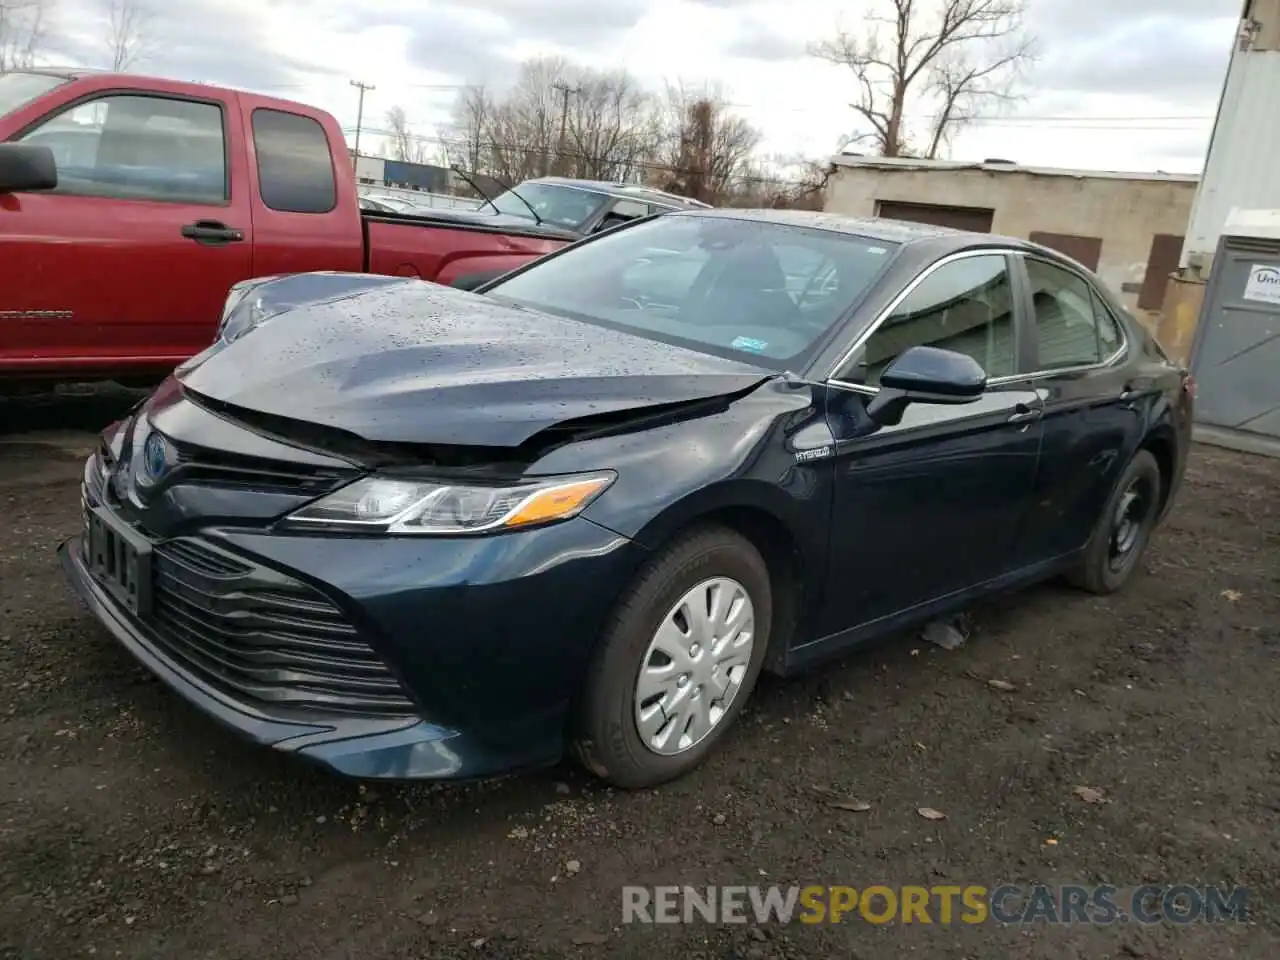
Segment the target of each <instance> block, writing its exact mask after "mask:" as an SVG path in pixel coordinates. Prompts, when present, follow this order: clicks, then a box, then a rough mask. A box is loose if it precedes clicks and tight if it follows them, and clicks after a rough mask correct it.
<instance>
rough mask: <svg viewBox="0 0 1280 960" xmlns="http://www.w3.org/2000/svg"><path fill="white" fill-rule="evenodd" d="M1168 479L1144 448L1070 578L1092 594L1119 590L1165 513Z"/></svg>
mask: <svg viewBox="0 0 1280 960" xmlns="http://www.w3.org/2000/svg"><path fill="white" fill-rule="evenodd" d="M1162 487H1163V481H1162V479H1161V477H1160V466H1159V464H1157V463H1156V458H1155V457H1153V456H1152V455H1151V454H1150V452H1148V451H1146V450H1139V451H1138V452H1137V454H1136V455H1135V456H1134V458H1133V459H1132V460H1130V461H1129V465H1128V466H1127V467H1126V468H1125V470H1124V473H1122V474H1121V475H1120V482H1119V483H1117V484H1116V487H1115V490H1114V491H1112V494H1111V498H1110V500H1108V501H1107V506H1106V508H1105V509H1104V510H1103V512H1102V516H1101V517H1099V518H1098V522H1097V525H1096V526H1095V528H1094V531H1093V536H1092V537H1091V538H1090V540H1089V545H1088V546H1087V547H1086V548H1085V551H1084V554H1083V556H1082V557H1081V558H1080V562H1079V565H1078V566H1077V567H1076V568H1075V569H1074V570H1073V571H1071V573H1070V574H1068V580H1070V582H1071V583H1072V584H1073V585H1074V586H1077V587H1080V588H1081V589H1082V590H1088V591H1089V592H1090V593H1098V594H1107V593H1114V592H1115V591H1116V590H1119V589H1120V588H1121V587H1123V586H1124V585H1125V583H1127V582H1128V580H1129V578H1130V577H1131V576H1132V575H1133V571H1134V570H1135V569H1136V568H1137V566H1138V562H1139V561H1140V560H1141V559H1142V555H1143V553H1144V552H1145V551H1146V549H1147V544H1148V543H1149V542H1150V540H1151V534H1152V533H1153V532H1154V531H1155V526H1156V520H1157V519H1158V518H1159V515H1160V495H1161V489H1162Z"/></svg>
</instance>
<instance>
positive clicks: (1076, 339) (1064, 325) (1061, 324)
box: [1026, 257, 1120, 370]
mask: <svg viewBox="0 0 1280 960" xmlns="http://www.w3.org/2000/svg"><path fill="white" fill-rule="evenodd" d="M1026 264H1027V278H1028V279H1029V280H1030V283H1031V297H1032V301H1033V303H1034V304H1035V318H1034V319H1035V330H1036V345H1037V347H1038V349H1039V352H1040V361H1039V363H1038V364H1037V366H1038V367H1040V369H1042V370H1057V369H1062V368H1066V367H1083V366H1089V365H1090V364H1095V363H1100V362H1101V361H1102V360H1105V359H1106V358H1107V357H1109V356H1111V355H1112V354H1113V353H1115V352H1116V350H1117V349H1119V347H1120V333H1119V330H1118V329H1117V326H1116V322H1115V320H1114V319H1113V318H1112V317H1111V314H1110V313H1109V312H1108V311H1107V310H1106V309H1105V308H1104V307H1103V306H1102V304H1101V303H1100V302H1099V300H1098V296H1097V294H1096V293H1094V292H1093V290H1092V289H1091V288H1090V286H1089V284H1088V282H1086V281H1085V279H1084V278H1083V277H1081V276H1080V275H1079V274H1076V273H1073V272H1072V271H1070V270H1065V269H1063V268H1062V267H1058V266H1055V265H1054V264H1051V263H1048V262H1046V261H1044V260H1036V259H1033V258H1030V257H1028V258H1027V261H1026Z"/></svg>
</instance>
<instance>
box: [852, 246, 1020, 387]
mask: <svg viewBox="0 0 1280 960" xmlns="http://www.w3.org/2000/svg"><path fill="white" fill-rule="evenodd" d="M1014 330H1015V327H1014V313H1013V289H1012V284H1011V283H1010V279H1009V266H1008V261H1007V260H1006V258H1005V256H1004V254H1001V253H991V254H982V255H979V256H970V257H962V258H960V259H958V260H953V261H951V262H949V263H944V264H943V265H942V266H940V267H938V268H937V269H935V270H934V271H933V272H932V273H929V274H927V275H926V276H925V278H924V279H923V280H922V281H921V282H920V283H919V284H918V285H917V286H916V287H915V288H914V289H913V290H912V291H911V293H909V294H908V295H907V296H906V297H905V298H904V299H903V301H902V302H901V303H900V304H899V305H898V306H897V307H896V308H894V310H893V312H892V313H891V314H889V316H888V317H886V318H885V320H884V322H883V323H882V324H881V325H880V326H879V327H878V328H876V330H875V332H874V333H872V334H871V336H870V337H869V338H868V339H867V342H866V343H865V344H864V345H863V347H862V348H861V350H859V351H858V354H857V356H855V357H854V358H853V361H852V363H851V364H850V366H849V368H848V369H846V370H844V371H841V373H840V375H839V377H840V379H842V380H845V381H847V382H849V383H859V384H865V385H866V386H871V387H874V386H877V385H879V383H880V375H881V374H882V373H883V372H884V370H885V368H886V367H888V366H889V364H890V363H892V362H893V361H894V360H895V359H897V358H898V357H899V356H900V355H901V354H902V353H903V352H904V351H905V350H908V349H909V348H911V347H920V346H929V347H939V348H941V349H944V350H954V351H956V352H957V353H963V354H965V355H967V356H970V357H972V358H973V359H974V360H976V361H977V362H978V363H979V365H981V367H982V369H983V370H985V371H986V373H987V377H988V378H995V377H1005V376H1009V375H1011V374H1014V373H1016V372H1017V352H1016V345H1015V339H1014Z"/></svg>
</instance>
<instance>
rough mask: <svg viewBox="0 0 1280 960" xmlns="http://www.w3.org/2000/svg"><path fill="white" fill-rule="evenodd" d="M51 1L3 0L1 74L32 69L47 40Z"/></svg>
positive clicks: (0, 14) (0, 3) (0, 0)
mask: <svg viewBox="0 0 1280 960" xmlns="http://www.w3.org/2000/svg"><path fill="white" fill-rule="evenodd" d="M51 7H52V3H51V2H50V0H0V70H20V69H22V68H23V67H29V66H31V65H32V63H33V62H34V61H35V57H36V54H37V53H39V50H40V45H41V44H42V43H43V42H44V39H45V30H46V27H47V26H48V16H49V13H50V9H51Z"/></svg>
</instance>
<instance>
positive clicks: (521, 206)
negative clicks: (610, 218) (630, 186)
mask: <svg viewBox="0 0 1280 960" xmlns="http://www.w3.org/2000/svg"><path fill="white" fill-rule="evenodd" d="M516 190H518V191H519V194H520V195H519V196H516ZM516 190H507V191H504V192H503V193H500V194H498V195H497V196H496V197H494V198H493V199H492V200H491V201H489V202H488V203H487V204H485V205H484V206H483V207H482V208H481V209H482V210H496V211H497V212H498V213H505V214H510V215H511V216H513V217H524V218H525V219H526V220H532V219H533V214H532V213H530V212H529V208H530V207H533V209H534V210H536V211H537V213H538V218H539V219H540V220H542V221H543V222H545V223H554V224H555V225H556V226H560V227H568V228H569V229H571V230H576V229H578V228H579V227H581V226H582V225H583V224H585V223H586V222H587V221H588V220H590V219H591V218H592V217H593V216H595V214H596V212H597V211H598V210H599V209H600V208H601V207H602V206H604V202H605V201H606V200H607V199H608V197H606V196H605V195H604V194H601V193H592V192H591V191H590V190H579V189H578V188H577V187H561V186H557V185H556V184H551V183H522V184H520V186H519V187H517V188H516Z"/></svg>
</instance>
